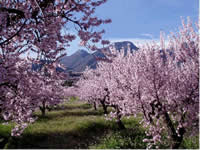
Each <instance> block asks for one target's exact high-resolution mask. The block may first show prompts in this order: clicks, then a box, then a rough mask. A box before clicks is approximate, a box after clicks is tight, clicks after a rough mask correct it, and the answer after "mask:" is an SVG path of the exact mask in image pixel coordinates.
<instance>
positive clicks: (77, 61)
mask: <svg viewBox="0 0 200 150" xmlns="http://www.w3.org/2000/svg"><path fill="white" fill-rule="evenodd" d="M113 46H114V47H115V49H116V50H118V51H120V50H121V49H122V47H123V48H124V51H125V52H124V54H125V55H126V54H127V50H128V47H129V46H130V49H131V52H133V51H134V50H137V49H138V48H137V47H136V46H135V45H134V44H133V43H132V42H129V41H124V42H115V43H113ZM96 57H100V58H103V57H105V55H104V54H103V53H102V51H101V50H99V51H96V52H94V53H92V54H90V53H88V52H87V51H85V50H78V51H77V52H75V53H74V54H72V55H71V56H65V57H63V58H62V59H61V61H60V62H61V63H62V64H63V65H64V66H65V67H66V71H67V72H69V71H73V72H82V71H84V70H85V68H86V66H89V67H90V68H93V69H95V68H96V65H97V60H96Z"/></svg>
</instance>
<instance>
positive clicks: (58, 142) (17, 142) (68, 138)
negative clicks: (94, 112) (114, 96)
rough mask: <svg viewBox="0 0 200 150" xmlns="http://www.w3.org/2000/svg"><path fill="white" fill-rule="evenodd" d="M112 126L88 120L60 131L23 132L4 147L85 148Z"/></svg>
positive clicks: (97, 140)
mask: <svg viewBox="0 0 200 150" xmlns="http://www.w3.org/2000/svg"><path fill="white" fill-rule="evenodd" d="M112 128H113V127H111V126H110V125H109V123H105V122H98V123H97V122H89V123H87V126H81V127H80V128H78V129H76V130H73V131H69V132H60V133H58V132H57V133H55V132H53V133H48V134H44V133H37V134H30V133H29V134H28V133H27V134H24V135H23V136H22V137H21V138H17V139H12V140H10V141H9V143H8V144H7V147H6V148H19V149H21V148H25V149H29V148H34V149H43V148H45V149H48V148H50V149H62V148H64V149H78V148H81V149H87V148H89V146H90V145H94V144H95V143H98V142H99V141H100V139H101V137H102V136H104V135H105V134H106V132H108V130H112Z"/></svg>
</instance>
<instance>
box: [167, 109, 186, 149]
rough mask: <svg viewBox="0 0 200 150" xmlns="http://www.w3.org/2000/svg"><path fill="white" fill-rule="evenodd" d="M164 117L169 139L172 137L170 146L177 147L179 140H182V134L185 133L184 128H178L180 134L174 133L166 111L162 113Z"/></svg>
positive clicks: (179, 143)
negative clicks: (169, 135)
mask: <svg viewBox="0 0 200 150" xmlns="http://www.w3.org/2000/svg"><path fill="white" fill-rule="evenodd" d="M164 118H165V122H166V123H167V127H168V129H169V130H170V133H171V139H172V144H171V148H172V149H178V148H179V146H180V145H181V142H182V141H183V135H184V133H185V128H183V127H182V128H179V130H178V132H179V134H180V136H178V134H177V133H176V130H175V128H174V125H173V123H172V121H171V119H170V117H169V114H168V113H167V112H166V113H164Z"/></svg>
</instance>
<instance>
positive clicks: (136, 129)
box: [0, 98, 199, 149]
mask: <svg viewBox="0 0 200 150" xmlns="http://www.w3.org/2000/svg"><path fill="white" fill-rule="evenodd" d="M35 115H36V116H37V117H38V119H37V121H36V122H35V123H33V124H32V125H30V126H29V127H28V128H27V129H26V130H25V131H24V133H23V135H22V136H21V137H20V138H13V137H12V138H9V136H10V131H11V128H12V125H0V143H1V137H3V138H4V141H6V142H7V144H6V145H5V143H4V145H3V144H2V145H0V148H3V146H5V147H4V148H20V149H22V148H26V149H29V148H35V149H43V148H46V149H47V148H50V149H54V148H56V149H62V148H63V149H78V148H81V149H90V148H92V149H114V148H126V149H128V148H131V149H134V148H137V149H145V148H146V143H143V142H142V140H143V139H144V138H145V129H144V128H142V127H141V125H140V124H139V121H140V118H132V117H131V118H130V119H123V120H122V121H123V123H124V124H125V126H126V129H125V130H121V131H120V130H119V129H118V126H117V125H116V123H115V122H114V121H107V120H105V117H104V114H103V109H102V108H100V109H98V110H97V111H95V110H94V108H93V107H92V106H91V105H89V104H86V103H83V102H80V101H78V100H76V98H73V99H71V100H70V101H68V102H67V103H66V104H64V105H60V106H58V107H57V108H55V109H54V110H52V111H50V112H48V111H47V114H46V116H45V117H42V116H41V113H40V112H37V113H36V114H35ZM195 140H196V141H195ZM195 140H194V139H191V138H188V139H185V140H184V142H183V143H182V145H181V148H198V146H199V144H198V137H197V138H195ZM194 141H195V143H194ZM2 143H3V142H2Z"/></svg>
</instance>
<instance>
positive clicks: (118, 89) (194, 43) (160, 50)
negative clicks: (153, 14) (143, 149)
mask: <svg viewBox="0 0 200 150" xmlns="http://www.w3.org/2000/svg"><path fill="white" fill-rule="evenodd" d="M182 24H183V27H182V28H180V31H179V33H177V34H176V35H175V34H173V33H172V34H171V36H170V38H169V44H168V45H165V40H164V36H163V35H161V41H160V45H158V44H156V43H149V44H146V45H143V46H141V47H140V49H139V50H137V51H135V52H133V53H130V52H129V53H128V54H127V55H126V56H125V55H124V51H121V52H117V51H116V50H112V49H111V51H112V53H111V54H110V55H109V56H108V57H107V58H108V61H102V62H99V64H98V67H97V69H96V70H91V69H87V70H86V71H85V72H84V74H83V78H82V79H80V81H79V82H78V83H77V86H78V87H79V92H78V93H79V94H78V95H79V97H80V98H81V99H83V100H87V101H89V102H90V103H92V104H93V103H96V104H103V107H104V110H105V113H107V112H106V107H107V106H110V107H112V108H113V111H112V112H111V113H110V117H113V118H116V120H117V123H118V125H119V127H120V128H122V129H123V128H125V127H124V126H123V124H122V122H121V118H122V117H125V116H137V115H139V116H141V114H142V118H143V120H142V123H141V124H142V125H143V126H144V127H145V128H146V129H147V131H146V135H147V137H148V138H147V139H144V141H145V142H147V143H148V148H151V147H152V146H153V145H157V146H158V145H159V143H163V142H166V140H163V139H162V135H167V138H168V139H169V141H170V142H169V141H167V143H163V144H168V143H170V144H171V148H178V147H179V146H180V144H181V142H182V141H183V138H184V136H185V135H192V134H193V133H196V132H197V133H198V130H199V60H198V59H199V36H198V33H197V31H196V30H195V29H194V28H193V26H192V23H191V21H190V20H189V19H188V22H187V24H185V23H184V21H183V22H182ZM198 28H199V27H198V25H197V29H198Z"/></svg>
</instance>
